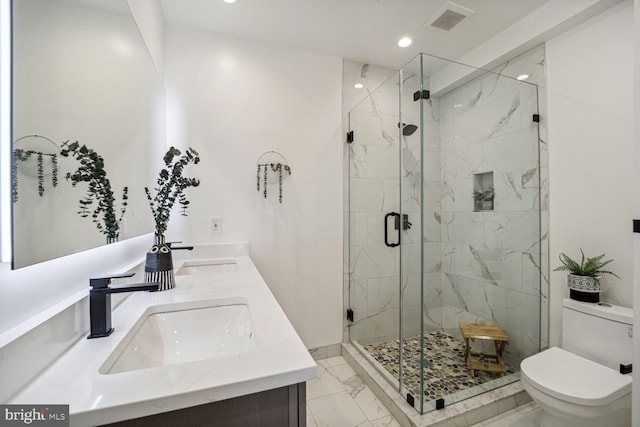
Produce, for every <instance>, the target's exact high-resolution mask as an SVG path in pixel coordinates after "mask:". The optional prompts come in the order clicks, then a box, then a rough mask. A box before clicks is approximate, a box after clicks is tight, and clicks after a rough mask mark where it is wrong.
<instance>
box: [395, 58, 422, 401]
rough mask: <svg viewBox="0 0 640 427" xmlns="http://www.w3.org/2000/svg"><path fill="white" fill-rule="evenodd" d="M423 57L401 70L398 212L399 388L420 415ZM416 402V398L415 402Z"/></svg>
mask: <svg viewBox="0 0 640 427" xmlns="http://www.w3.org/2000/svg"><path fill="white" fill-rule="evenodd" d="M421 75H422V58H421V57H419V56H418V57H416V58H415V59H414V60H413V61H411V62H410V63H409V64H407V65H406V66H405V67H403V68H402V70H400V86H401V88H400V98H401V104H400V105H401V108H400V126H399V127H400V129H399V139H400V158H401V166H400V189H401V198H400V200H401V201H400V211H401V213H402V233H401V236H402V239H401V247H400V258H401V259H400V280H401V285H402V286H401V290H400V301H401V314H400V319H401V320H400V348H401V353H400V357H401V359H400V375H401V381H400V388H401V393H402V395H404V396H407V395H410V396H411V397H410V398H409V403H411V400H413V401H414V407H415V408H416V409H417V410H418V411H419V412H422V399H421V396H422V395H423V390H422V361H423V360H424V358H423V340H422V336H423V324H422V311H423V309H422V274H423V245H422V226H423V223H422V222H423V221H422V215H421V211H422V200H423V174H424V170H423V169H424V164H425V163H424V162H423V160H424V156H423V154H422V144H421V140H422V136H423V135H422V134H423V126H422V121H421V120H420V117H421V114H422V109H423V103H424V100H422V99H420V98H418V99H417V100H416V98H415V97H414V94H418V95H419V94H420V93H421V91H422V89H423V85H422V79H421ZM412 398H413V399H412Z"/></svg>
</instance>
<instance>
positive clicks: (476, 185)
mask: <svg viewBox="0 0 640 427" xmlns="http://www.w3.org/2000/svg"><path fill="white" fill-rule="evenodd" d="M494 188H495V187H494V185H493V172H484V173H476V174H473V210H474V211H475V212H483V211H492V210H493V209H494V200H495V190H494Z"/></svg>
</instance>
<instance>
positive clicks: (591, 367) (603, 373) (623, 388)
mask: <svg viewBox="0 0 640 427" xmlns="http://www.w3.org/2000/svg"><path fill="white" fill-rule="evenodd" d="M520 375H521V376H524V377H526V378H525V380H526V381H527V382H528V383H529V384H530V385H531V386H532V387H535V388H536V389H538V390H539V391H540V392H542V393H545V394H547V395H549V396H553V397H555V398H557V399H560V400H564V401H566V402H571V403H575V404H578V405H583V406H602V405H608V404H609V403H611V402H613V401H615V400H616V399H618V398H620V397H622V396H624V395H626V394H629V393H631V375H623V374H620V373H619V372H617V371H614V370H613V369H611V368H608V367H606V366H603V365H600V364H598V363H595V362H592V361H591V360H588V359H585V358H584V357H581V356H578V355H577V354H573V353H570V352H568V351H566V350H563V349H561V348H558V347H552V348H550V349H548V350H545V351H543V352H541V353H538V354H535V355H533V356H530V357H528V358H526V359H525V360H523V361H522V363H521V365H520Z"/></svg>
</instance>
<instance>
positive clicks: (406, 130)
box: [398, 123, 418, 136]
mask: <svg viewBox="0 0 640 427" xmlns="http://www.w3.org/2000/svg"><path fill="white" fill-rule="evenodd" d="M398 127H399V128H402V135H404V136H410V135H413V133H414V132H415V131H416V130H418V126H416V125H408V124H405V123H398Z"/></svg>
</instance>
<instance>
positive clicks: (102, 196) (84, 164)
mask: <svg viewBox="0 0 640 427" xmlns="http://www.w3.org/2000/svg"><path fill="white" fill-rule="evenodd" d="M60 154H61V155H62V156H64V157H69V156H71V157H73V158H75V159H76V160H78V161H79V162H80V166H79V167H78V169H77V170H76V171H75V172H73V173H71V172H68V173H67V175H66V178H67V180H69V181H71V185H72V186H74V187H75V186H76V185H77V184H78V183H79V182H86V183H87V184H88V187H87V194H86V195H85V197H84V198H83V199H81V200H80V201H79V204H80V210H79V211H78V214H80V216H81V217H83V218H86V217H88V216H89V215H91V219H92V220H93V222H94V224H95V225H96V228H97V229H98V231H100V232H101V233H102V234H104V235H105V236H107V238H108V239H117V238H118V237H119V235H120V223H121V222H122V218H123V217H124V214H125V212H126V210H127V201H128V199H129V188H128V187H124V188H123V189H122V203H121V207H120V212H119V215H117V214H116V209H115V206H114V204H115V201H116V199H115V196H114V193H113V191H112V189H111V182H110V181H109V178H107V171H106V170H105V169H104V159H103V158H102V156H100V155H99V154H98V153H97V152H96V151H95V150H93V149H91V148H88V147H87V146H86V145H80V144H79V143H78V141H75V142H73V143H71V144H69V141H65V142H64V143H63V144H62V149H61V150H60Z"/></svg>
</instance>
